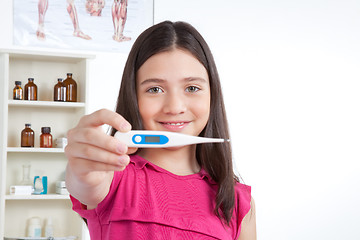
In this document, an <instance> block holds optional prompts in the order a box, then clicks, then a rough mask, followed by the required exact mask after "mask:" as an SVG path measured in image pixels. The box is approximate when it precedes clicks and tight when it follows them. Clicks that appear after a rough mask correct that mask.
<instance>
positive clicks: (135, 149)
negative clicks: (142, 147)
mask: <svg viewBox="0 0 360 240" xmlns="http://www.w3.org/2000/svg"><path fill="white" fill-rule="evenodd" d="M137 150H138V148H135V147H130V148H128V151H127V152H126V154H128V155H129V154H133V153H135V152H136V151H137Z"/></svg>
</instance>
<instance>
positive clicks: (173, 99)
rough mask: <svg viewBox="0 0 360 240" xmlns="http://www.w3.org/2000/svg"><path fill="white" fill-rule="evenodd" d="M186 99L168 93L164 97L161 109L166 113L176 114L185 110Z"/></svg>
mask: <svg viewBox="0 0 360 240" xmlns="http://www.w3.org/2000/svg"><path fill="white" fill-rule="evenodd" d="M186 109H187V107H186V100H185V99H184V98H183V97H182V96H179V95H177V94H168V95H167V97H166V98H165V99H164V107H163V111H164V113H166V114H171V115H176V114H181V113H184V112H185V111H186Z"/></svg>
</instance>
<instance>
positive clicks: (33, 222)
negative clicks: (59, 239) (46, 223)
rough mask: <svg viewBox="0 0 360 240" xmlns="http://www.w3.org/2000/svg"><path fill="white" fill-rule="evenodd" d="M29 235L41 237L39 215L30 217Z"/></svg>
mask: <svg viewBox="0 0 360 240" xmlns="http://www.w3.org/2000/svg"><path fill="white" fill-rule="evenodd" d="M27 236H28V237H41V219H40V218H39V217H32V218H30V219H29V225H28V231H27Z"/></svg>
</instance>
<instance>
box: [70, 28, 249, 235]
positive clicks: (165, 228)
mask: <svg viewBox="0 0 360 240" xmlns="http://www.w3.org/2000/svg"><path fill="white" fill-rule="evenodd" d="M103 124H108V125H110V126H112V127H113V130H112V136H113V134H114V133H115V131H116V130H118V131H121V132H127V131H130V130H131V129H145V130H163V131H174V132H180V133H185V134H189V135H195V136H204V137H216V138H224V139H229V133H228V127H227V120H226V115H225V110H224V104H223V97H222V93H221V86H220V81H219V77H218V74H217V70H216V66H215V62H214V59H213V57H212V54H211V52H210V49H209V47H208V45H207V44H206V42H205V41H204V39H203V38H202V37H201V35H200V34H199V33H198V32H197V31H196V30H195V29H194V28H193V27H192V26H191V25H189V24H187V23H184V22H175V23H172V22H169V21H166V22H162V23H159V24H157V25H155V26H152V27H150V28H149V29H147V30H146V31H145V32H143V33H142V34H141V35H140V36H139V37H138V39H137V40H136V41H135V43H134V45H133V47H132V49H131V52H130V54H129V57H128V60H127V62H126V65H125V69H124V73H123V78H122V82H121V87H120V92H119V98H118V102H117V108H116V113H115V112H112V111H109V110H104V109H103V110H99V111H97V112H95V113H93V114H90V115H87V116H84V117H83V118H82V119H81V120H80V122H79V124H78V125H77V126H76V127H75V128H74V129H71V130H70V131H69V132H68V142H69V144H68V146H67V147H66V151H65V152H66V156H67V158H68V165H67V172H66V184H67V188H68V190H69V192H70V193H71V200H72V202H73V209H74V210H75V211H76V212H78V213H79V214H80V215H81V216H82V217H83V218H85V219H87V222H88V226H89V231H90V236H91V238H92V239H95V240H98V239H111V240H113V239H241V240H253V239H256V227H255V206H254V203H253V201H252V199H251V194H250V187H249V186H246V185H243V184H241V183H239V181H238V179H237V177H236V176H235V175H234V173H233V168H232V157H231V146H230V143H214V144H200V145H190V146H183V147H173V148H162V149H154V148H153V149H130V148H129V149H128V148H127V146H126V145H124V144H123V143H121V142H120V141H118V140H117V139H115V138H114V137H112V136H109V135H106V134H105V133H103V131H102V127H101V126H102V125H103Z"/></svg>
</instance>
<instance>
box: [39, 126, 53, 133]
mask: <svg viewBox="0 0 360 240" xmlns="http://www.w3.org/2000/svg"><path fill="white" fill-rule="evenodd" d="M41 132H42V133H50V132H51V128H50V127H42V128H41Z"/></svg>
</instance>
